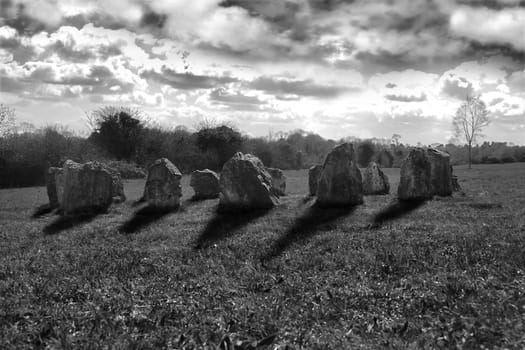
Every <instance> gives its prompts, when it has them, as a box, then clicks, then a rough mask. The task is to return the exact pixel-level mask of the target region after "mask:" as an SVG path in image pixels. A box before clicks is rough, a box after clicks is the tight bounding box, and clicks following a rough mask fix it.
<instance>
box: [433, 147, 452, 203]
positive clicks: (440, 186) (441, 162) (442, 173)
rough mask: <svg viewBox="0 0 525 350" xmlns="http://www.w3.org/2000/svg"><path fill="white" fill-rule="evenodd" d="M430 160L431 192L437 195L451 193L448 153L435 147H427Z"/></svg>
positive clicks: (448, 194)
mask: <svg viewBox="0 0 525 350" xmlns="http://www.w3.org/2000/svg"><path fill="white" fill-rule="evenodd" d="M427 157H428V160H429V161H430V182H431V184H432V192H433V193H434V194H436V195H438V196H450V195H452V191H453V188H452V171H451V170H450V155H449V154H448V153H445V152H441V151H439V150H437V149H435V148H429V149H427Z"/></svg>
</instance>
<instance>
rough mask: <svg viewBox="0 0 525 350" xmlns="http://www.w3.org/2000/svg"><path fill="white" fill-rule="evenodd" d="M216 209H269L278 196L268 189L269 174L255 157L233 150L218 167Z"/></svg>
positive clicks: (269, 183)
mask: <svg viewBox="0 0 525 350" xmlns="http://www.w3.org/2000/svg"><path fill="white" fill-rule="evenodd" d="M220 187H221V194H220V197H219V198H220V200H219V210H221V211H235V210H252V209H269V208H272V207H273V206H275V205H276V204H277V203H278V202H279V199H278V197H277V196H276V195H275V194H274V193H273V191H272V176H271V175H270V174H269V173H268V171H266V169H265V167H264V165H263V163H262V162H261V161H260V160H259V158H257V157H255V156H253V155H251V154H242V153H241V152H237V153H236V154H235V155H234V156H233V157H232V158H231V159H230V160H228V161H227V162H226V163H225V164H224V166H223V168H222V171H221V177H220Z"/></svg>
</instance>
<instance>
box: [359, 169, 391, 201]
mask: <svg viewBox="0 0 525 350" xmlns="http://www.w3.org/2000/svg"><path fill="white" fill-rule="evenodd" d="M363 175H364V176H363V177H364V178H363V192H364V194H365V195H374V194H388V192H390V184H389V182H388V177H387V176H386V175H385V173H383V171H382V170H381V169H380V168H379V166H378V165H377V164H376V163H375V162H370V164H368V166H367V167H366V169H365V171H364V174H363Z"/></svg>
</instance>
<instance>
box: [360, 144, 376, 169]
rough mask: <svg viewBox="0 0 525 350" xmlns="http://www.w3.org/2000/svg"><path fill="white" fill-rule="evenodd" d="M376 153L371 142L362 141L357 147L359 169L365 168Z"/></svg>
mask: <svg viewBox="0 0 525 350" xmlns="http://www.w3.org/2000/svg"><path fill="white" fill-rule="evenodd" d="M375 151H376V147H375V145H374V144H373V143H372V141H369V140H367V141H363V142H361V143H360V144H359V145H358V146H357V163H358V164H359V166H361V167H363V168H364V167H366V166H367V165H368V163H370V162H371V161H372V158H373V157H374V154H375Z"/></svg>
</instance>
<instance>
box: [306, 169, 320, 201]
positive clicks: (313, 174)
mask: <svg viewBox="0 0 525 350" xmlns="http://www.w3.org/2000/svg"><path fill="white" fill-rule="evenodd" d="M322 171H323V166H322V165H320V164H318V165H314V166H313V167H311V168H310V169H308V189H309V190H310V196H315V195H316V193H317V182H318V181H319V176H320V175H321V172H322Z"/></svg>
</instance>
